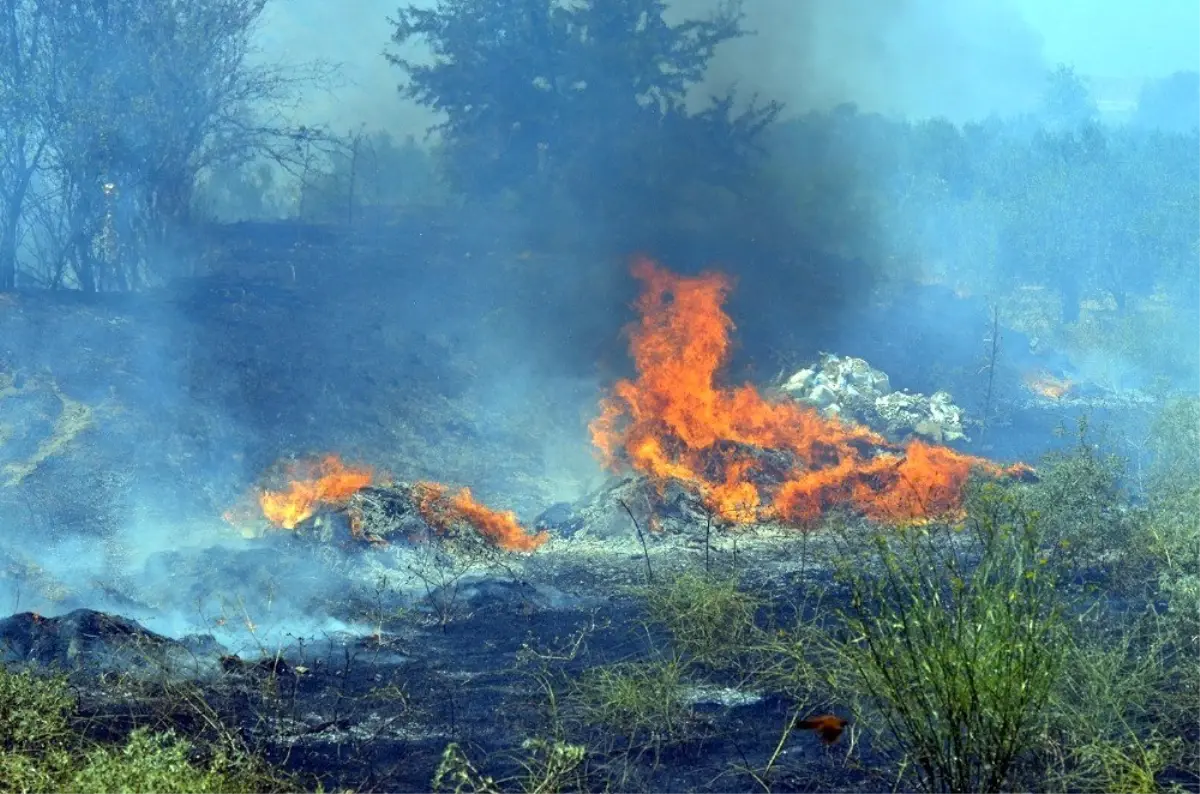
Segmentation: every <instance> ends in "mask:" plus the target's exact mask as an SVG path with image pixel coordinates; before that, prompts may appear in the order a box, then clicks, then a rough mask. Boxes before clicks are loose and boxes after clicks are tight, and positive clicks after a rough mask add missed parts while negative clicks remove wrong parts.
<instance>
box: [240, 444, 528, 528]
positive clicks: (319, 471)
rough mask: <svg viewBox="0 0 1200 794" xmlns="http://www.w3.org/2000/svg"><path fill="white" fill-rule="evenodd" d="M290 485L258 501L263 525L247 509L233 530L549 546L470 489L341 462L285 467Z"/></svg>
mask: <svg viewBox="0 0 1200 794" xmlns="http://www.w3.org/2000/svg"><path fill="white" fill-rule="evenodd" d="M276 476H283V477H284V478H286V484H284V485H283V487H281V488H278V489H272V488H265V489H263V490H261V491H259V492H258V494H257V500H256V501H257V507H258V509H259V510H261V518H258V517H255V516H253V515H252V512H251V511H252V508H251V509H250V511H248V509H247V508H246V507H242V508H240V509H235V510H231V511H229V512H227V513H226V514H225V518H226V520H227V521H229V522H230V523H233V524H236V525H239V526H242V527H249V528H251V529H253V528H254V524H255V523H256V522H257V523H259V524H261V523H262V522H264V521H265V523H266V525H267V527H268V528H274V529H285V530H293V531H295V532H296V533H297V534H299V535H302V536H312V537H315V538H316V539H318V540H321V541H324V542H330V541H339V542H364V543H370V544H380V545H386V544H388V543H390V542H392V541H394V540H396V539H399V538H403V539H405V540H406V541H408V542H414V541H418V540H425V539H429V538H431V537H435V536H436V537H453V536H456V535H460V534H461V533H462V532H463V531H464V530H465V531H470V532H472V533H474V534H475V535H477V536H478V537H479V538H481V539H482V540H484V541H486V542H487V543H490V544H492V545H494V546H496V547H497V548H499V549H502V550H504V551H533V550H534V549H536V548H538V547H539V546H541V545H542V544H543V543H544V542H545V541H546V537H547V536H546V534H545V533H537V534H531V533H529V532H527V531H526V530H525V529H524V528H523V527H522V526H521V525H520V523H519V522H518V521H517V517H516V514H514V513H513V512H511V511H497V510H493V509H491V508H489V507H486V506H485V505H482V504H480V503H479V502H477V501H476V500H475V498H474V497H473V496H472V494H471V491H470V489H469V488H462V489H459V490H458V491H456V492H451V489H450V488H448V487H447V486H445V485H442V484H440V483H431V482H418V483H412V484H409V483H397V482H392V481H391V480H390V478H387V477H377V476H376V474H375V473H374V472H373V471H372V470H371V469H369V468H363V467H353V466H347V465H346V464H345V463H343V462H342V460H341V459H340V458H339V457H337V456H336V455H328V456H326V457H324V458H321V459H320V460H315V461H304V462H299V463H292V464H289V465H288V466H286V467H284V469H283V472H282V475H279V474H277V475H276Z"/></svg>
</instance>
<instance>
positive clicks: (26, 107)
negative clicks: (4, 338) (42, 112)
mask: <svg viewBox="0 0 1200 794" xmlns="http://www.w3.org/2000/svg"><path fill="white" fill-rule="evenodd" d="M46 21H47V20H46V18H45V14H44V10H43V9H42V8H41V7H40V5H39V4H37V3H35V2H30V0H0V290H5V289H12V288H13V287H15V286H16V280H17V248H18V245H19V238H20V224H21V216H22V213H23V212H24V210H25V204H26V199H27V198H28V196H29V191H30V187H31V185H32V182H33V177H34V174H35V173H36V172H37V169H38V167H39V166H40V165H41V163H42V160H43V155H44V154H45V152H46V144H47V139H46V135H45V129H44V127H43V126H42V125H41V124H39V123H38V122H39V105H38V100H39V97H40V96H41V94H42V91H41V87H42V86H41V83H40V81H41V80H42V78H43V76H44V75H43V63H42V58H41V56H42V54H43V52H44V48H45V35H46Z"/></svg>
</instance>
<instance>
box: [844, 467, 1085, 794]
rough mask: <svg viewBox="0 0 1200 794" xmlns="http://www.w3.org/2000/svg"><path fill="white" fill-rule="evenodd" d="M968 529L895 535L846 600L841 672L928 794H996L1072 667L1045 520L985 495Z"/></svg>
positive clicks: (996, 495) (888, 533)
mask: <svg viewBox="0 0 1200 794" xmlns="http://www.w3.org/2000/svg"><path fill="white" fill-rule="evenodd" d="M969 510H970V512H969V518H968V520H967V522H966V524H965V526H964V527H962V528H959V529H955V528H950V527H945V526H942V525H928V526H923V527H907V528H893V529H887V530H881V531H880V532H879V533H878V534H876V535H875V537H874V539H873V543H872V552H871V553H870V554H869V556H868V557H867V559H865V560H854V561H851V560H847V561H846V563H845V564H844V565H843V566H842V567H841V569H840V571H839V574H838V576H839V579H840V580H841V581H842V582H843V583H844V584H845V585H846V586H847V587H848V589H849V591H850V602H849V606H848V608H846V609H844V610H842V613H841V616H840V617H841V620H842V630H843V631H844V634H843V635H842V637H841V642H840V643H838V644H836V645H835V646H834V648H835V649H836V651H835V653H836V658H835V659H833V660H832V661H831V665H830V666H831V669H838V670H842V671H844V672H843V673H842V674H841V676H840V684H841V686H842V687H843V688H844V691H847V694H848V696H850V697H860V698H865V700H866V705H867V707H868V708H870V709H871V711H872V713H878V715H879V718H880V719H881V720H882V724H883V725H884V726H885V727H886V728H887V732H886V734H887V735H889V736H890V738H891V739H892V740H894V741H895V742H896V744H897V745H898V748H899V749H900V750H901V751H902V752H903V754H904V756H905V758H906V759H907V762H908V763H910V764H911V765H912V768H913V770H914V771H915V773H916V778H917V783H918V785H919V786H920V787H921V788H922V789H924V790H927V791H955V792H960V791H1000V790H1002V789H1004V788H1005V787H1006V785H1008V784H1009V783H1010V780H1011V779H1010V775H1011V773H1012V772H1013V771H1014V765H1015V763H1016V762H1017V760H1018V758H1019V757H1020V756H1021V755H1022V754H1023V753H1025V751H1027V750H1028V749H1029V748H1030V747H1031V745H1032V744H1033V742H1034V739H1035V737H1036V735H1037V732H1038V726H1039V724H1040V719H1041V712H1042V709H1043V708H1044V707H1045V705H1046V703H1047V700H1048V698H1049V696H1050V692H1051V688H1052V686H1053V683H1054V681H1055V677H1056V676H1057V675H1058V673H1059V671H1060V670H1061V668H1062V665H1063V661H1064V659H1063V654H1064V650H1063V644H1062V642H1061V640H1062V636H1063V620H1062V606H1061V604H1060V602H1059V598H1058V595H1057V592H1056V589H1055V581H1054V579H1053V577H1051V576H1048V575H1047V572H1046V557H1045V556H1044V555H1043V554H1042V546H1043V542H1044V541H1043V538H1042V535H1041V525H1040V524H1039V522H1038V518H1037V515H1036V513H1034V512H1032V511H1030V510H1028V509H1027V508H1026V507H1025V506H1024V505H1023V504H1022V503H1021V501H1020V499H1019V495H1018V494H1017V493H1016V492H1014V491H1013V490H1012V489H1006V488H1003V487H1001V486H999V485H996V484H987V485H983V486H982V487H980V488H977V489H976V491H975V493H974V494H973V497H972V499H971V503H970V507H969Z"/></svg>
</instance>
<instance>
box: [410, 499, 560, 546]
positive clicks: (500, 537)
mask: <svg viewBox="0 0 1200 794" xmlns="http://www.w3.org/2000/svg"><path fill="white" fill-rule="evenodd" d="M447 491H448V489H447V488H446V486H444V485H441V484H439V483H432V482H421V483H417V484H416V485H414V486H413V497H414V500H415V502H416V505H417V510H419V511H420V513H421V517H422V518H423V519H425V523H427V524H429V526H431V527H433V528H434V529H435V530H437V531H439V532H447V531H449V530H450V529H451V528H452V527H453V526H454V524H456V523H459V522H464V523H466V524H469V525H470V526H471V527H473V528H474V529H475V531H476V532H478V533H479V534H480V535H482V536H483V537H484V538H485V539H486V540H489V541H491V542H492V543H495V544H496V545H497V546H499V547H500V548H502V549H504V550H505V551H533V550H534V549H536V548H537V547H539V546H541V545H542V544H543V543H545V542H546V533H545V532H540V533H538V534H536V535H530V534H529V533H528V532H526V531H525V529H524V528H522V527H521V525H520V524H519V523H518V522H517V515H516V513H514V512H512V511H511V510H505V511H503V512H501V511H498V510H492V509H491V508H488V507H485V506H483V505H481V504H479V503H478V502H476V501H475V498H474V497H473V496H471V489H470V488H462V489H460V490H459V491H458V493H456V494H454V495H453V496H451V495H449V494H448V493H447Z"/></svg>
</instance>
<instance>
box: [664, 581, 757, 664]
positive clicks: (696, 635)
mask: <svg viewBox="0 0 1200 794" xmlns="http://www.w3.org/2000/svg"><path fill="white" fill-rule="evenodd" d="M644 594H645V599H646V609H647V612H648V613H649V615H650V619H651V620H652V621H654V622H656V623H659V624H661V625H663V626H665V627H666V628H667V630H668V631H669V632H670V633H671V641H672V644H673V645H674V646H675V648H677V649H678V650H679V651H680V652H682V653H683V654H684V655H685V656H687V657H688V658H689V659H690V660H692V661H694V662H696V663H698V664H702V665H706V666H708V667H711V668H714V669H718V670H721V669H729V668H732V667H737V666H739V665H740V664H741V663H743V662H744V661H746V657H747V655H748V654H749V653H750V652H751V648H752V646H753V645H755V644H756V643H757V639H758V635H759V634H760V632H759V630H758V628H757V627H756V626H755V622H754V618H755V614H756V612H757V611H758V609H759V607H760V606H761V605H762V599H761V598H760V597H758V596H756V595H755V594H753V593H748V592H746V591H744V590H741V589H740V588H739V587H738V583H737V580H736V579H732V578H719V577H714V576H709V575H705V574H700V573H690V572H689V573H684V574H681V575H679V576H677V577H675V578H673V579H670V580H668V581H667V582H664V583H662V584H659V585H656V586H653V587H647V588H645V591H644Z"/></svg>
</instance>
